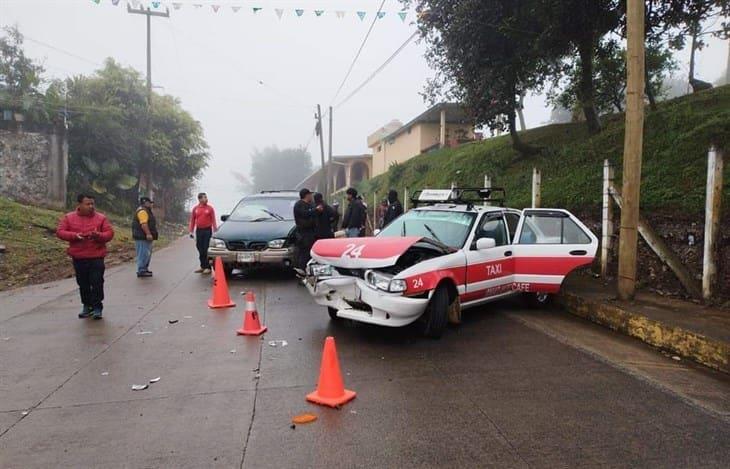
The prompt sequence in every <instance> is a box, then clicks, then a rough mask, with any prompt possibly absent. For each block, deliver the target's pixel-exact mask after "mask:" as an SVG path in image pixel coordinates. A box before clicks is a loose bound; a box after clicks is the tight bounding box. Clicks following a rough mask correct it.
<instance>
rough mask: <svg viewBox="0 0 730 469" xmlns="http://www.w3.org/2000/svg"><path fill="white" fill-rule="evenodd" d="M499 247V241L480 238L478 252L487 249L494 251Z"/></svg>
mask: <svg viewBox="0 0 730 469" xmlns="http://www.w3.org/2000/svg"><path fill="white" fill-rule="evenodd" d="M496 246H497V241H495V240H494V238H479V239H478V240H477V251H484V250H486V249H492V248H493V247H496Z"/></svg>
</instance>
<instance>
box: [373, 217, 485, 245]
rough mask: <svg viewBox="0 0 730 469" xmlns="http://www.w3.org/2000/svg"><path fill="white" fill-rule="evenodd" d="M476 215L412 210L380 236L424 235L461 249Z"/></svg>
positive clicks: (386, 228) (385, 229) (384, 230)
mask: <svg viewBox="0 0 730 469" xmlns="http://www.w3.org/2000/svg"><path fill="white" fill-rule="evenodd" d="M474 217H475V214H474V213H464V212H447V211H444V210H412V211H410V212H408V213H406V214H405V215H403V216H401V217H400V218H397V219H396V220H395V221H394V222H393V223H391V224H390V225H388V226H387V227H385V228H384V229H383V231H381V232H380V234H379V235H378V236H388V237H396V236H423V237H425V238H431V239H433V240H435V241H438V242H440V243H442V244H445V245H447V246H450V247H452V248H456V249H461V248H462V247H463V246H464V243H465V242H466V238H467V236H469V231H470V230H471V225H472V223H473V222H474Z"/></svg>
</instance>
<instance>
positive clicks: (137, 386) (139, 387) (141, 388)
mask: <svg viewBox="0 0 730 469" xmlns="http://www.w3.org/2000/svg"><path fill="white" fill-rule="evenodd" d="M148 387H150V385H149V384H133V385H132V391H144V390H145V389H147V388H148Z"/></svg>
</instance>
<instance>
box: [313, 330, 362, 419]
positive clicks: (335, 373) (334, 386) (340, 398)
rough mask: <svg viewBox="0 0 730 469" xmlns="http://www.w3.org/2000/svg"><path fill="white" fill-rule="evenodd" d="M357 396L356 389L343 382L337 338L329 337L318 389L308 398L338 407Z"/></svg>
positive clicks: (325, 344) (325, 342)
mask: <svg viewBox="0 0 730 469" xmlns="http://www.w3.org/2000/svg"><path fill="white" fill-rule="evenodd" d="M355 396H356V393H355V391H349V390H347V389H345V384H344V383H343V382H342V373H340V363H339V361H337V350H336V348H335V339H334V337H327V338H326V339H325V341H324V351H323V352H322V365H321V368H320V370H319V383H318V384H317V390H316V391H314V392H313V393H310V394H307V400H308V401H309V402H314V403H315V404H321V405H326V406H329V407H337V406H340V405H342V404H345V403H346V402H350V401H351V400H353V399H355Z"/></svg>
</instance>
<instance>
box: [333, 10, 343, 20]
mask: <svg viewBox="0 0 730 469" xmlns="http://www.w3.org/2000/svg"><path fill="white" fill-rule="evenodd" d="M335 15H337V17H338V18H339V19H342V18H344V17H345V12H344V11H336V12H335Z"/></svg>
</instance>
